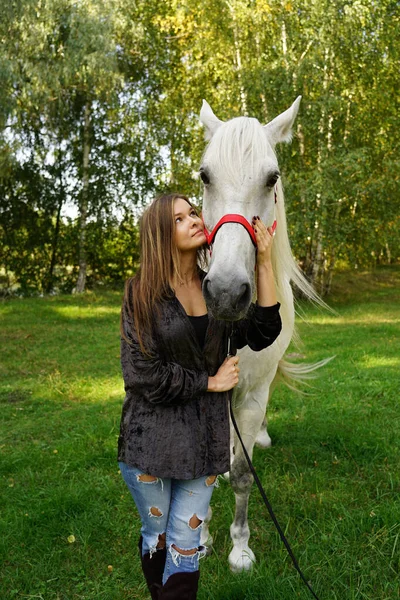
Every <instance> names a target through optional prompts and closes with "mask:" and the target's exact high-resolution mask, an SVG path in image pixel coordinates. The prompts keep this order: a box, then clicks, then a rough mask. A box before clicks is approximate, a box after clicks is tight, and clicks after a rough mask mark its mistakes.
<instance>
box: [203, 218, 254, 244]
mask: <svg viewBox="0 0 400 600" xmlns="http://www.w3.org/2000/svg"><path fill="white" fill-rule="evenodd" d="M224 223H240V225H243V227H244V228H245V229H246V230H247V233H248V234H249V236H250V237H251V241H252V242H253V244H254V246H255V247H256V248H257V240H256V235H255V233H254V230H253V228H252V226H251V225H250V223H249V222H248V220H247V219H245V218H244V217H243V216H242V215H238V214H234V213H233V214H228V215H224V216H223V217H222V218H221V219H220V220H219V221H218V223H217V224H216V226H215V227H214V229H213V230H212V231H211V233H210V232H209V231H208V229H207V227H206V226H205V225H204V234H205V236H206V239H207V244H208V245H209V246H211V245H212V243H213V241H214V238H215V236H216V234H217V231H218V229H219V228H220V227H221V226H222V225H223V224H224Z"/></svg>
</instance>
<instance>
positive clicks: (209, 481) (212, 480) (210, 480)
mask: <svg viewBox="0 0 400 600" xmlns="http://www.w3.org/2000/svg"><path fill="white" fill-rule="evenodd" d="M216 479H217V476H216V475H210V476H209V477H207V479H206V486H207V487H209V486H210V485H213V484H214V483H215V480H216Z"/></svg>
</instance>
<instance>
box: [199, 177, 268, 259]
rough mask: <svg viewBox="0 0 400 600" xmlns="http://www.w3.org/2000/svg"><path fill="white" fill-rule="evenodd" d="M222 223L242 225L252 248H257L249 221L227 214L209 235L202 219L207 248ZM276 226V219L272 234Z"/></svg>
mask: <svg viewBox="0 0 400 600" xmlns="http://www.w3.org/2000/svg"><path fill="white" fill-rule="evenodd" d="M274 192H275V204H276V202H277V193H276V187H275V190H274ZM224 223H240V225H243V227H244V228H245V229H246V230H247V233H248V234H249V236H250V237H251V241H252V242H253V244H254V246H255V247H256V248H257V239H256V236H255V233H254V229H253V228H252V226H251V224H250V223H249V221H248V220H247V219H246V218H245V217H243V216H242V215H238V214H235V213H232V214H227V215H224V216H223V217H221V219H220V220H219V221H218V223H217V224H216V225H215V227H214V229H213V230H212V231H211V233H210V232H209V231H208V229H207V227H206V226H205V224H204V219H203V225H204V235H205V236H206V239H207V244H208V245H209V246H211V245H212V243H213V241H214V238H215V236H216V234H217V231H218V229H219V228H220V227H221V226H222V225H224ZM276 226H277V222H276V219H275V221H274V222H273V224H272V233H274V231H275V229H276Z"/></svg>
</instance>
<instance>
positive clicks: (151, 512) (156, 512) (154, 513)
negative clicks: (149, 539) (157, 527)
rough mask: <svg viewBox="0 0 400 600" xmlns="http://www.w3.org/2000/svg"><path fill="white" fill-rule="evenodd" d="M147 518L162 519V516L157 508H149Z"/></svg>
mask: <svg viewBox="0 0 400 600" xmlns="http://www.w3.org/2000/svg"><path fill="white" fill-rule="evenodd" d="M149 516H150V517H162V516H163V514H162V512H161V510H160V509H159V508H157V507H156V506H151V507H150V509H149Z"/></svg>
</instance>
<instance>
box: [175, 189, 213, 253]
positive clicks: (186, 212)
mask: <svg viewBox="0 0 400 600" xmlns="http://www.w3.org/2000/svg"><path fill="white" fill-rule="evenodd" d="M174 223H175V243H176V246H177V248H178V250H180V251H181V252H187V251H190V250H197V248H199V247H200V246H202V245H203V244H205V243H206V236H205V234H204V225H203V221H202V220H201V218H200V217H199V216H198V214H197V212H196V211H195V209H194V208H193V207H192V206H190V204H188V203H187V202H186V200H184V199H183V198H177V199H176V200H175V202H174Z"/></svg>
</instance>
